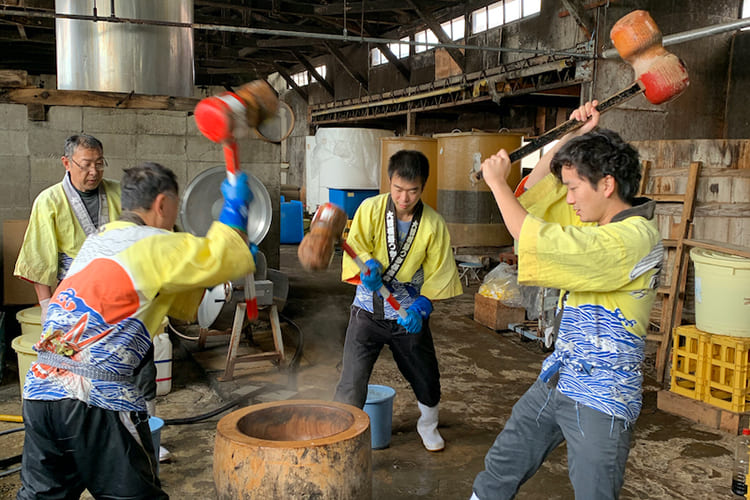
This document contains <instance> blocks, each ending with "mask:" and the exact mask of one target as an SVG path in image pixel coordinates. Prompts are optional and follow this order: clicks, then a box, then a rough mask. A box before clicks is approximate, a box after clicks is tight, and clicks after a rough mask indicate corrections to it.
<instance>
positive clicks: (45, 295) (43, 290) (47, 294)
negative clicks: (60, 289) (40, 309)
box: [34, 283, 52, 302]
mask: <svg viewBox="0 0 750 500" xmlns="http://www.w3.org/2000/svg"><path fill="white" fill-rule="evenodd" d="M34 291H35V292H36V298H37V299H38V300H39V302H41V301H43V300H44V299H49V298H51V297H52V287H51V286H49V285H43V284H42V283H34Z"/></svg>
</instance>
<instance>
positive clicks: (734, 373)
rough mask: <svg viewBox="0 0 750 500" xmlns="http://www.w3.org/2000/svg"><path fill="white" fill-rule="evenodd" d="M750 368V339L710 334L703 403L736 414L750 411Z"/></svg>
mask: <svg viewBox="0 0 750 500" xmlns="http://www.w3.org/2000/svg"><path fill="white" fill-rule="evenodd" d="M749 367H750V338H745V337H729V336H726V335H711V336H710V340H709V345H708V350H707V352H706V387H705V392H704V396H703V401H705V402H706V403H710V404H712V405H714V406H718V407H719V408H723V409H725V410H729V411H733V412H737V413H742V412H745V411H747V410H748V409H750V391H749V390H748V368H749Z"/></svg>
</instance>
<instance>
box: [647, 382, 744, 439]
mask: <svg viewBox="0 0 750 500" xmlns="http://www.w3.org/2000/svg"><path fill="white" fill-rule="evenodd" d="M656 407H657V408H658V409H659V410H661V411H665V412H667V413H671V414H673V415H677V416H680V417H682V418H686V419H688V420H690V421H692V422H698V423H699V424H703V425H706V426H708V427H711V428H712V429H719V430H722V431H724V432H728V433H730V434H739V433H740V432H741V429H743V428H744V427H746V426H747V424H748V421H750V414H748V413H736V412H732V411H728V410H724V409H722V408H718V407H716V406H712V405H710V404H708V403H704V402H703V401H696V400H694V399H690V398H688V397H686V396H682V395H680V394H675V393H674V392H670V391H659V392H657V393H656Z"/></svg>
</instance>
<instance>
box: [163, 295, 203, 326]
mask: <svg viewBox="0 0 750 500" xmlns="http://www.w3.org/2000/svg"><path fill="white" fill-rule="evenodd" d="M204 293H206V290H205V289H204V288H197V289H195V290H190V291H188V292H183V293H181V294H178V295H177V296H176V297H175V299H174V302H172V306H171V307H170V308H169V316H171V317H173V318H176V319H181V320H184V321H193V320H195V317H196V314H197V312H198V306H199V305H200V303H201V300H202V299H203V294H204Z"/></svg>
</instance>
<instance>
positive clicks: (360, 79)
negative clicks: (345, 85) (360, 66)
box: [323, 40, 368, 90]
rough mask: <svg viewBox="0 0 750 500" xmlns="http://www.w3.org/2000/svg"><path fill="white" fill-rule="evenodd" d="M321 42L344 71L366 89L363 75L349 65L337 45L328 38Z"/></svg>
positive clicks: (365, 80)
mask: <svg viewBox="0 0 750 500" xmlns="http://www.w3.org/2000/svg"><path fill="white" fill-rule="evenodd" d="M323 43H324V44H325V46H326V48H327V49H328V51H329V52H330V53H331V55H332V56H333V57H334V58H335V59H336V61H338V63H339V64H340V65H341V66H342V67H343V68H344V71H346V72H347V73H349V76H351V77H352V78H354V79H355V80H357V81H358V82H359V84H360V85H362V87H364V89H365V90H368V85H367V79H366V78H365V77H363V76H362V75H361V74H360V73H359V71H357V70H356V69H354V68H353V67H351V65H350V64H349V61H348V60H347V59H346V57H344V54H343V53H342V52H341V51H340V50H339V49H338V47H336V46H335V45H333V44H332V43H331V42H329V41H328V40H325V41H324V42H323Z"/></svg>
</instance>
